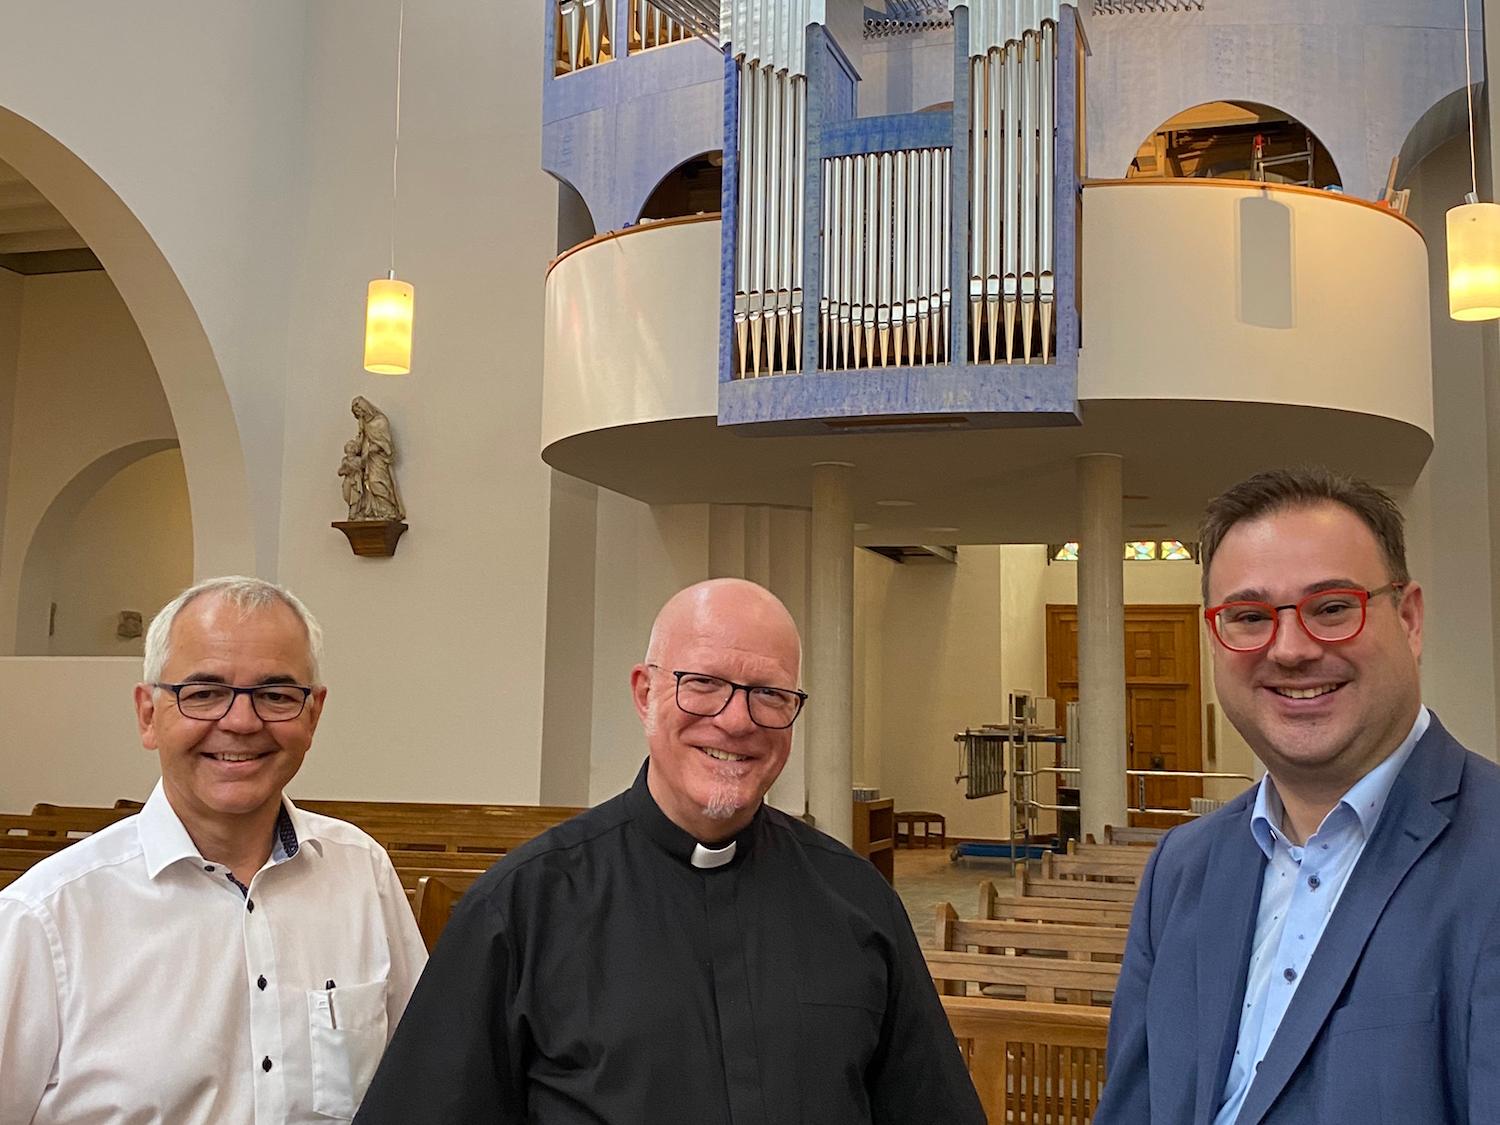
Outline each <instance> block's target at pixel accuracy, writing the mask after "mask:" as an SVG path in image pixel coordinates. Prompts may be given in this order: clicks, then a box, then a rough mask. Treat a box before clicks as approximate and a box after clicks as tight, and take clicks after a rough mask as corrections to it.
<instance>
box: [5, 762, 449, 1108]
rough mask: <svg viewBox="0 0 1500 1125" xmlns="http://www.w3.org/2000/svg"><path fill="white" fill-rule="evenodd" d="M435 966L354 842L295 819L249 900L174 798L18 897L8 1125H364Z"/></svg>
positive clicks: (342, 832) (354, 833)
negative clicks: (369, 1095) (208, 852)
mask: <svg viewBox="0 0 1500 1125" xmlns="http://www.w3.org/2000/svg"><path fill="white" fill-rule="evenodd" d="M426 960H427V954H426V951H425V949H424V948H423V946H422V940H421V936H420V935H419V934H418V932H417V927H416V922H415V920H414V918H413V917H412V912H411V907H410V906H408V905H407V901H406V896H405V894H404V892H403V891H402V889H401V884H400V882H399V881H398V880H397V878H396V873H395V871H394V870H393V869H392V867H391V862H390V859H389V857H388V856H387V855H386V854H385V852H384V851H383V850H382V849H381V848H380V846H379V845H378V844H376V843H375V842H374V841H373V840H371V839H370V838H369V837H368V836H366V835H365V834H364V833H363V832H361V831H360V830H359V829H358V828H355V827H354V826H353V825H352V824H346V823H344V822H343V821H340V820H334V819H332V818H330V817H325V816H318V815H316V814H313V813H308V812H303V811H301V810H300V809H297V808H296V807H295V806H293V805H292V803H291V802H290V801H285V800H284V805H283V816H282V819H281V822H280V824H279V827H278V838H277V840H276V846H275V850H274V851H273V853H272V855H271V858H270V859H269V860H267V862H266V864H265V866H264V867H262V868H261V869H260V871H258V872H257V873H256V874H255V876H254V877H253V878H252V879H251V880H250V884H249V886H248V887H243V888H242V887H241V886H240V885H239V884H238V883H236V882H235V881H234V880H233V879H231V878H230V877H229V874H228V871H227V869H226V868H224V867H223V865H222V864H219V863H216V862H215V861H213V860H209V859H205V858H204V857H203V856H201V855H200V854H199V853H198V849H197V848H196V847H195V846H194V844H193V842H192V839H191V838H190V837H189V836H188V833H187V830H186V829H185V828H184V827H183V825H182V822H181V821H180V820H179V819H178V818H177V815H176V814H175V813H174V812H173V811H172V807H171V805H170V804H169V803H168V802H167V799H166V795H165V793H163V791H162V787H161V784H160V783H158V784H157V786H156V789H155V791H154V792H153V793H152V794H151V799H150V800H149V801H147V802H146V805H145V807H144V808H143V809H142V810H141V812H140V814H139V815H137V816H132V817H129V818H127V819H125V820H122V821H120V822H119V823H117V824H114V825H111V826H110V827H108V828H106V829H104V830H102V831H100V832H96V833H94V834H93V835H91V836H89V837H87V838H85V839H83V840H81V841H79V842H78V843H76V844H73V845H71V846H70V847H68V848H67V849H65V850H64V851H61V852H59V853H58V854H57V855H55V856H52V857H49V858H48V859H46V860H44V861H42V862H41V863H39V864H37V865H36V866H35V867H33V868H32V869H31V870H29V871H28V872H26V873H25V874H24V875H22V876H21V878H20V879H18V880H16V881H15V882H14V883H12V884H11V885H10V886H9V887H7V888H5V889H4V890H3V891H0V1125H28V1123H31V1125H62V1123H64V1122H66V1123H67V1125H104V1123H105V1122H108V1123H109V1125H198V1123H202V1125H273V1123H275V1125H280V1123H282V1122H288V1123H300V1122H323V1123H326V1122H328V1121H330V1120H332V1121H339V1120H343V1121H347V1120H349V1119H350V1118H352V1117H353V1116H354V1111H355V1109H356V1108H357V1107H358V1104H359V1100H360V1098H361V1097H362V1096H363V1095H364V1091H365V1087H366V1086H367V1085H368V1084H369V1081H370V1078H371V1077H372V1076H373V1074H374V1072H375V1066H376V1064H377V1063H378V1062H379V1061H380V1055H381V1053H382V1052H383V1051H384V1049H385V1045H386V1043H387V1041H388V1040H389V1039H390V1036H391V1034H392V1033H393V1032H394V1031H395V1029H396V1022H397V1020H398V1019H399V1018H400V1016H401V1013H402V1011H403V1010H404V1009H405V1007H406V1002H407V999H408V998H409V997H410V996H411V991H412V988H413V987H414V986H415V985H416V981H417V976H418V975H419V974H420V973H421V971H422V967H423V965H424V964H425V963H426Z"/></svg>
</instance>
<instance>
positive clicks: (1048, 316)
mask: <svg viewBox="0 0 1500 1125" xmlns="http://www.w3.org/2000/svg"><path fill="white" fill-rule="evenodd" d="M960 2H964V3H967V5H968V7H969V68H970V70H969V94H970V102H969V113H970V121H969V130H970V134H969V146H970V147H969V162H970V171H969V191H970V202H969V311H968V315H969V341H970V352H969V359H970V360H971V362H975V363H981V362H988V363H1011V362H1021V363H1031V362H1037V361H1040V362H1043V363H1047V362H1050V361H1051V359H1052V356H1053V352H1054V350H1055V349H1054V343H1055V341H1054V339H1053V334H1054V332H1055V311H1056V310H1055V299H1056V292H1055V277H1054V272H1053V267H1054V260H1053V237H1052V234H1053V223H1054V222H1055V220H1056V215H1055V213H1054V206H1053V194H1054V191H1055V186H1056V168H1055V162H1054V159H1053V145H1054V133H1055V129H1056V121H1057V100H1056V99H1057V92H1056V85H1057V82H1056V75H1057V67H1056V55H1057V21H1058V19H1059V18H1060V10H1059V8H1060V5H1059V2H1058V0H950V7H951V6H956V5H957V4H958V3H960ZM945 206H946V204H945ZM938 213H939V214H941V211H939V212H938ZM945 229H946V225H945ZM939 276H941V275H939ZM939 319H941V318H939ZM938 331H939V334H940V335H946V333H945V332H944V331H942V330H941V329H939V330H938Z"/></svg>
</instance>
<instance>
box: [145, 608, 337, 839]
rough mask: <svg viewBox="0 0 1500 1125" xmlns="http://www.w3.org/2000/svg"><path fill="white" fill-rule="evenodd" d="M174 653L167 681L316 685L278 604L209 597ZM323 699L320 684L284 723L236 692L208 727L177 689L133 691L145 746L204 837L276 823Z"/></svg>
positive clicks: (192, 827)
mask: <svg viewBox="0 0 1500 1125" xmlns="http://www.w3.org/2000/svg"><path fill="white" fill-rule="evenodd" d="M168 654H169V655H168V659H167V663H166V666H165V667H163V669H162V673H161V679H162V682H164V683H182V682H184V681H189V680H194V681H199V680H201V681H207V682H211V683H223V684H233V685H236V686H240V687H246V686H249V685H252V684H269V683H298V684H310V683H311V682H312V666H311V658H310V656H309V653H308V640H307V631H306V629H305V628H304V627H303V625H302V622H301V621H300V620H299V619H298V617H297V615H296V614H295V613H294V612H293V611H292V610H291V609H290V608H289V607H288V606H286V605H284V604H282V603H280V602H276V603H273V604H271V605H268V606H264V607H262V608H259V609H253V610H250V611H248V612H244V611H242V610H240V609H239V608H238V607H237V606H235V605H234V604H233V603H231V602H227V601H225V600H223V599H221V598H218V597H215V596H214V595H212V594H205V595H203V596H202V597H199V598H197V599H195V600H194V601H191V602H189V603H188V604H187V605H186V606H184V607H183V608H182V611H181V612H180V613H179V614H178V615H177V619H176V620H175V621H174V622H173V623H172V632H171V642H170V646H169V648H168ZM326 695H327V689H326V688H322V687H320V688H318V689H317V690H316V691H314V692H313V694H312V696H311V697H310V698H309V699H308V701H307V706H306V707H305V708H304V709H303V711H302V714H301V715H299V716H298V717H297V718H295V719H291V720H288V721H286V722H277V723H266V722H263V721H262V720H261V719H260V718H259V717H258V716H257V715H256V714H255V711H254V710H253V709H252V707H251V705H250V697H249V696H248V695H239V696H236V697H235V700H234V706H232V707H231V708H230V709H229V713H228V714H227V715H225V716H224V717H223V718H222V719H220V720H218V722H210V721H206V720H203V719H190V718H187V717H186V716H184V715H183V714H182V712H180V711H179V710H178V709H177V703H176V700H175V699H174V698H173V696H172V693H171V692H170V691H167V690H165V689H162V688H153V687H151V686H150V685H149V684H139V685H137V686H136V689H135V707H136V719H137V722H138V723H139V726H140V732H141V745H142V746H144V747H146V749H148V750H155V751H156V752H157V756H158V757H159V758H160V760H161V775H162V786H163V788H164V789H165V791H166V795H167V800H168V801H169V802H170V803H171V805H172V809H173V811H174V812H176V813H177V815H178V817H179V818H180V819H181V820H182V822H183V824H184V826H185V827H186V828H187V830H188V833H189V835H191V836H193V838H194V839H195V840H200V838H201V837H202V836H204V835H222V834H223V833H224V832H226V831H232V826H233V825H235V824H237V823H244V822H245V821H246V820H251V821H259V820H263V819H267V818H269V819H271V820H274V818H275V815H276V813H275V810H276V808H277V806H278V805H279V803H280V800H281V791H282V788H283V787H284V786H285V785H286V783H287V782H289V781H290V780H291V779H292V778H293V776H295V775H296V773H297V770H298V768H299V767H301V765H302V758H303V756H304V755H305V754H306V753H307V749H308V747H309V746H310V745H311V744H312V737H313V731H314V730H315V729H316V728H317V725H318V716H319V715H320V714H321V713H322V710H323V700H324V697H325V696H326ZM200 828H201V829H207V831H206V832H205V831H200Z"/></svg>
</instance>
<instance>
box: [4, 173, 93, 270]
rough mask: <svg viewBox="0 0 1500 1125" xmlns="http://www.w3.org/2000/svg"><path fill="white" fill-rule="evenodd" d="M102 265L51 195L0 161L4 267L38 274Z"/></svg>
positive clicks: (89, 268) (85, 268)
mask: <svg viewBox="0 0 1500 1125" xmlns="http://www.w3.org/2000/svg"><path fill="white" fill-rule="evenodd" d="M102 268H103V267H102V266H101V265H100V264H99V259H98V258H96V257H95V256H94V253H93V251H91V250H90V249H89V248H88V243H86V242H84V240H83V238H82V236H80V235H79V233H78V232H77V231H76V230H74V229H73V228H72V226H71V225H70V224H69V223H68V220H67V219H65V218H63V216H62V213H61V212H60V211H58V210H57V208H55V207H53V206H52V204H51V203H49V202H48V201H47V197H46V196H44V195H43V194H42V193H41V192H39V191H38V190H37V189H36V188H35V187H34V186H32V183H31V181H30V180H28V179H26V177H25V176H23V175H21V173H20V172H17V171H16V170H15V169H14V168H12V167H11V166H10V165H9V164H6V163H5V162H4V161H0V269H7V270H10V271H12V272H13V273H22V274H38V273H73V272H75V271H78V270H97V269H102Z"/></svg>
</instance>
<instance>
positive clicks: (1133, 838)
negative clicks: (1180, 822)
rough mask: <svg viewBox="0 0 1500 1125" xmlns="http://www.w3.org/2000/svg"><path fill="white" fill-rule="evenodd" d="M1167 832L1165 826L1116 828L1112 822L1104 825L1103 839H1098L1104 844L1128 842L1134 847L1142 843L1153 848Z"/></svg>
mask: <svg viewBox="0 0 1500 1125" xmlns="http://www.w3.org/2000/svg"><path fill="white" fill-rule="evenodd" d="M1166 834H1167V830H1166V829H1165V828H1116V827H1115V826H1114V825H1112V824H1106V825H1105V826H1104V839H1103V840H1102V841H1100V842H1101V843H1105V844H1129V845H1131V846H1134V847H1139V846H1141V845H1144V846H1146V847H1148V848H1154V847H1156V845H1157V844H1159V843H1161V838H1162V837H1163V836H1165V835H1166Z"/></svg>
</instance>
